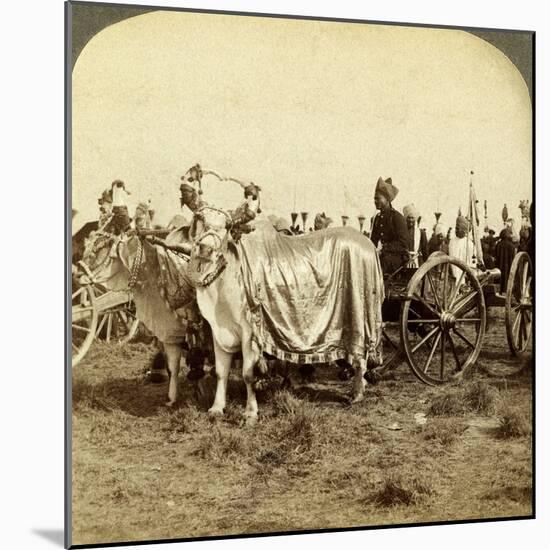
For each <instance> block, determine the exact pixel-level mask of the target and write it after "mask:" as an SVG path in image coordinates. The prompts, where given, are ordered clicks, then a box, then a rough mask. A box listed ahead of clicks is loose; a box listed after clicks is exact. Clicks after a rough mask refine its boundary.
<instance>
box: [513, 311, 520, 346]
mask: <svg viewBox="0 0 550 550" xmlns="http://www.w3.org/2000/svg"><path fill="white" fill-rule="evenodd" d="M520 321H521V310H519V312H518V314H517V315H516V318H515V319H514V324H513V325H512V334H513V335H514V342H518V340H519V334H518V330H519V324H520Z"/></svg>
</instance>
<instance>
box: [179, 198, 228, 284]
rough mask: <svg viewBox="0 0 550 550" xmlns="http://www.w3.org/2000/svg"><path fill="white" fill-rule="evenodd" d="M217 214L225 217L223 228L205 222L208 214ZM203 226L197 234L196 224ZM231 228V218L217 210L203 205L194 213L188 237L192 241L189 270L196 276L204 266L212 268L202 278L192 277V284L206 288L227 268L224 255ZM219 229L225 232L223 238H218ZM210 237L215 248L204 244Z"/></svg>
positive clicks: (223, 211)
mask: <svg viewBox="0 0 550 550" xmlns="http://www.w3.org/2000/svg"><path fill="white" fill-rule="evenodd" d="M209 211H210V212H217V213H219V214H222V215H223V216H224V217H225V222H226V223H225V227H224V228H221V227H219V226H217V227H216V226H214V225H212V224H210V223H208V221H207V215H206V214H207V213H208V212H209ZM198 222H200V223H202V225H203V230H202V231H201V232H200V233H199V234H197V223H198ZM232 228H233V220H232V219H231V216H230V215H229V214H228V213H227V212H225V210H221V209H219V208H214V207H212V206H206V205H203V206H201V208H200V209H199V210H198V211H197V212H196V213H195V215H194V217H193V223H192V226H191V232H190V236H191V239H192V248H191V269H192V271H195V272H196V273H197V274H198V273H202V272H203V267H204V264H206V263H211V264H213V268H212V269H211V271H209V272H207V273H205V274H204V276H203V277H200V276H199V277H197V276H194V275H193V276H192V278H193V282H194V284H196V285H197V286H202V287H206V286H208V285H210V284H212V283H213V282H214V281H215V280H216V279H217V278H218V277H219V276H220V275H221V273H222V271H223V270H224V269H225V267H226V266H227V259H226V258H225V254H226V252H227V243H228V240H229V235H230V231H231V229H232ZM220 229H224V230H225V234H224V236H223V237H221V236H220V234H219V231H220ZM207 237H211V238H212V239H214V241H215V242H216V246H215V247H212V246H209V245H205V244H204V242H203V241H204V240H205V239H206V238H207ZM212 255H214V257H212Z"/></svg>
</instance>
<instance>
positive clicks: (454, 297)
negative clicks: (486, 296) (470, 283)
mask: <svg viewBox="0 0 550 550" xmlns="http://www.w3.org/2000/svg"><path fill="white" fill-rule="evenodd" d="M465 273H466V272H465V271H462V273H461V274H460V277H459V278H458V281H455V287H454V288H453V293H452V295H451V299H450V300H449V309H451V308H452V307H453V306H454V303H455V300H456V297H457V294H458V291H459V289H460V285H461V284H462V279H463V278H464V274H465Z"/></svg>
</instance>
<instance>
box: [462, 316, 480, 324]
mask: <svg viewBox="0 0 550 550" xmlns="http://www.w3.org/2000/svg"><path fill="white" fill-rule="evenodd" d="M456 322H457V323H481V319H476V318H474V317H464V318H463V319H456Z"/></svg>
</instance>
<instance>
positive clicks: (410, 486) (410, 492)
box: [373, 475, 434, 507]
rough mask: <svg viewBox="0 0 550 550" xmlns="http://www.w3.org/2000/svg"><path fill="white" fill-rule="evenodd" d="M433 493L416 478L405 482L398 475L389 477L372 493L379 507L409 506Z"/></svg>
mask: <svg viewBox="0 0 550 550" xmlns="http://www.w3.org/2000/svg"><path fill="white" fill-rule="evenodd" d="M433 492H434V491H433V489H432V488H431V487H429V486H428V485H427V484H426V483H425V482H424V481H422V480H420V479H418V478H416V477H413V478H411V479H408V480H405V479H403V478H402V477H401V476H399V475H390V476H389V477H387V478H386V479H385V480H384V481H383V483H382V487H381V488H380V489H379V490H378V491H377V492H375V493H374V495H373V500H374V502H375V503H376V504H378V505H380V506H386V507H389V506H399V505H404V506H409V505H411V504H417V503H419V502H421V501H422V500H423V499H424V498H425V496H426V495H431V494H433Z"/></svg>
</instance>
